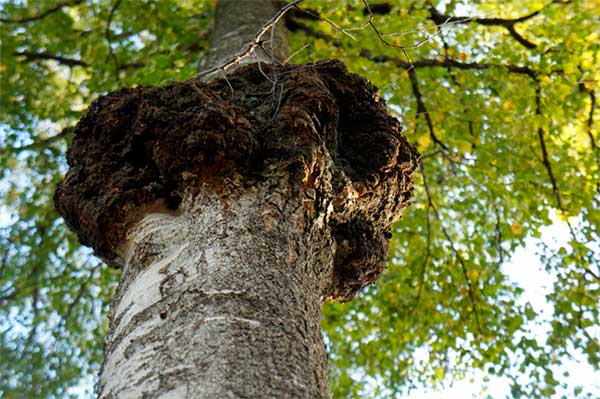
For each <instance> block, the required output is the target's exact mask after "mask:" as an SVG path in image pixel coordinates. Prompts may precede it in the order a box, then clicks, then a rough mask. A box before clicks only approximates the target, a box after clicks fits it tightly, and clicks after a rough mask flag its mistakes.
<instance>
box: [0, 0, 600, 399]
mask: <svg viewBox="0 0 600 399" xmlns="http://www.w3.org/2000/svg"><path fill="white" fill-rule="evenodd" d="M213 7H214V4H212V3H211V2H202V1H199V2H193V1H189V2H185V1H184V2H182V1H167V0H163V1H148V2H144V3H143V4H141V3H140V2H133V1H128V0H122V1H119V0H117V1H112V2H104V1H100V2H92V1H66V2H55V1H36V2H34V3H31V4H28V5H23V4H22V3H21V2H11V1H8V2H5V3H4V4H3V10H2V11H1V13H0V23H1V25H0V26H1V29H2V31H1V34H2V36H1V39H2V44H1V52H2V53H1V55H2V58H1V62H0V73H1V75H0V84H1V85H2V86H1V88H2V96H1V98H0V101H1V102H0V109H1V114H0V118H1V121H2V130H1V132H0V135H1V137H0V138H1V142H2V144H1V145H2V149H1V150H0V151H1V152H0V167H1V168H2V170H3V175H2V180H1V182H0V195H2V197H3V199H2V203H3V205H2V211H1V212H0V220H2V231H1V233H0V246H1V247H2V251H1V252H0V254H1V256H2V257H1V258H0V261H1V263H0V284H1V285H0V301H1V302H0V306H1V308H2V310H3V311H2V313H1V314H0V323H1V324H0V325H1V328H0V332H1V335H2V338H1V341H0V345H1V349H0V350H1V352H0V356H1V358H2V366H1V367H2V368H1V369H0V376H1V377H0V392H2V393H3V395H4V396H7V397H65V396H68V393H66V392H67V391H68V387H71V386H74V385H76V384H77V383H78V381H79V380H80V378H82V376H85V375H89V374H93V373H96V371H97V368H98V364H99V363H98V362H99V356H100V351H101V349H100V348H101V342H102V337H103V336H104V332H105V329H106V326H105V315H106V307H107V303H108V298H110V297H111V291H112V287H114V284H115V281H116V279H117V276H116V273H115V272H114V271H113V270H111V269H109V268H106V267H102V266H101V265H100V264H99V262H98V261H97V260H96V259H95V258H92V257H91V256H90V253H89V251H88V250H86V249H82V248H81V247H80V246H79V245H78V244H77V242H76V241H75V239H74V237H73V236H72V235H71V234H70V233H67V231H66V229H65V227H64V225H63V223H62V220H60V219H59V218H58V215H57V214H56V213H55V211H54V210H53V207H52V201H51V195H52V191H53V187H54V185H55V183H56V182H57V181H58V180H60V179H61V176H62V174H63V173H64V172H65V162H64V152H65V148H66V144H67V142H68V141H69V140H70V139H71V132H72V126H73V124H74V122H75V121H76V120H77V119H78V117H79V116H80V115H81V113H82V112H83V111H84V110H85V108H86V106H87V105H88V104H89V103H90V102H91V101H92V100H93V99H94V98H96V97H97V96H98V95H99V94H102V93H106V92H108V91H111V90H114V89H116V88H119V87H125V86H132V85H145V84H153V85H156V84H160V83H166V82H169V81H173V80H183V79H186V78H190V77H192V76H194V74H195V73H196V65H197V60H198V58H199V56H200V55H201V54H202V53H204V52H205V51H206V49H207V41H206V38H207V37H208V33H209V32H210V20H211V16H212V10H213ZM301 7H303V9H304V11H301V10H293V12H290V13H288V15H287V19H286V21H285V23H286V25H287V27H288V29H289V30H290V31H291V32H292V34H291V35H290V39H291V45H292V53H293V54H294V56H293V58H292V62H295V63H300V62H307V61H316V60H320V59H324V58H338V59H341V60H343V61H344V62H345V63H346V64H347V65H348V66H349V68H350V69H351V70H352V71H355V72H358V73H360V74H362V75H365V76H367V77H368V78H369V79H370V80H371V81H373V82H374V83H375V84H377V85H378V86H379V87H380V90H381V91H382V93H383V95H384V97H385V98H386V99H387V101H388V102H389V104H390V107H391V108H392V109H393V110H394V111H395V112H397V113H398V115H399V116H400V117H401V118H402V119H403V121H404V123H405V124H406V126H407V131H406V134H407V135H408V137H409V139H410V141H411V142H413V143H415V144H417V145H418V147H419V149H420V150H421V152H422V153H423V154H424V161H423V167H422V169H421V170H420V174H419V175H418V182H417V187H418V189H417V193H416V200H415V203H414V205H413V207H412V208H411V209H410V210H409V211H408V212H407V213H406V214H405V216H404V220H403V222H402V224H400V225H398V227H397V229H396V231H395V234H394V237H393V238H392V248H393V258H392V260H391V262H390V267H389V269H388V271H387V272H386V273H384V275H383V277H382V278H381V279H380V280H379V282H378V283H377V284H376V285H375V286H373V287H371V288H370V289H369V290H368V291H366V292H364V293H362V294H361V295H360V296H359V297H358V298H357V299H356V300H354V301H353V302H351V303H349V304H346V305H331V306H328V307H327V309H326V312H327V318H326V320H325V329H326V331H327V334H328V337H329V340H328V342H329V345H330V350H331V352H332V377H333V378H332V383H333V385H334V387H335V390H336V395H337V396H339V397H344V396H350V397H351V396H352V395H358V394H363V395H371V396H376V395H379V396H380V397H393V396H394V392H401V391H402V389H404V387H407V386H411V385H415V384H419V383H421V382H424V383H427V384H430V383H439V382H441V381H443V380H446V379H450V378H453V377H457V376H460V375H461V374H462V373H463V372H464V371H465V370H467V369H470V368H473V367H474V368H481V369H483V370H485V371H486V372H488V373H490V374H499V375H507V376H509V377H510V378H512V379H513V380H514V389H513V394H514V396H519V395H521V394H522V395H526V396H527V397H548V396H550V395H552V393H553V392H555V389H556V387H557V386H558V385H559V384H560V383H561V376H559V375H554V373H553V371H552V367H551V365H553V364H556V363H559V362H561V361H562V360H563V359H564V356H569V355H571V354H572V352H573V351H574V350H576V349H577V350H581V351H583V353H584V354H585V356H586V359H587V361H588V362H589V363H590V364H591V365H592V366H594V367H596V368H597V367H598V364H599V358H598V353H599V351H598V350H599V349H600V347H599V343H598V341H599V339H600V337H599V332H598V328H597V325H598V310H599V309H598V295H599V290H600V285H599V282H600V278H599V277H600V270H599V262H600V250H599V249H598V245H597V242H598V238H599V237H598V228H599V222H600V220H599V217H598V215H599V213H598V208H599V206H600V198H599V196H600V194H599V190H600V186H599V181H600V172H599V170H598V164H599V155H598V153H599V150H598V140H599V139H598V133H597V131H598V130H597V123H598V121H597V119H598V116H597V111H596V85H597V81H598V51H599V45H598V31H599V28H600V21H599V17H598V15H600V9H599V8H598V7H599V6H598V4H597V2H592V1H548V2H528V3H526V4H524V3H522V2H495V1H486V2H479V1H471V2H468V4H467V3H466V2H464V3H463V2H428V1H403V0H398V1H389V2H385V3H382V2H377V3H376V2H372V3H371V2H369V3H366V2H363V1H349V2H347V3H345V2H329V1H317V0H312V1H306V2H304V3H303V4H302V5H301ZM142 9H143V12H140V10H142ZM200 39H201V40H200ZM553 215H556V216H555V217H554V216H553ZM553 220H559V222H560V223H565V224H567V228H568V229H569V231H570V236H571V238H570V242H569V243H568V245H565V246H562V247H560V248H553V247H540V253H541V256H542V259H543V261H544V263H545V265H546V268H547V270H548V272H549V273H551V274H552V276H553V277H554V286H553V289H552V293H551V294H550V296H549V297H548V300H549V301H550V302H551V303H552V304H553V315H552V318H551V320H550V321H544V318H543V317H542V315H537V314H536V312H535V311H534V310H533V309H532V308H531V307H530V306H527V305H524V306H523V305H520V304H519V302H518V298H519V294H520V288H519V287H515V286H514V284H513V283H511V281H510V280H509V279H508V278H507V277H506V273H505V272H506V270H505V267H503V265H504V264H505V262H506V261H507V260H508V259H509V258H510V255H511V254H512V253H513V252H514V250H515V249H516V248H517V247H518V246H519V245H522V244H523V243H524V242H525V241H524V240H525V238H527V237H539V235H540V229H541V228H542V227H543V226H547V225H549V224H552V223H553ZM523 267H527V265H523ZM536 322H543V323H546V328H548V331H549V333H548V339H547V340H545V341H541V342H538V340H536V339H534V338H533V336H532V334H531V329H532V327H533V326H534V323H536ZM423 349H424V350H425V351H426V352H427V355H426V356H424V357H423V358H422V359H420V358H415V357H414V356H413V354H414V353H415V352H417V351H419V350H423ZM520 376H527V377H528V378H529V381H531V383H530V384H528V385H522V384H521V380H520ZM373 382H375V384H376V385H377V388H373ZM369 385H370V387H369ZM574 389H576V394H575V396H577V395H584V394H585V391H583V392H581V391H580V389H579V388H578V387H574Z"/></svg>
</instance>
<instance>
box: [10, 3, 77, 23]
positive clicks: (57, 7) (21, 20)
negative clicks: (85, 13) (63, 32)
mask: <svg viewBox="0 0 600 399" xmlns="http://www.w3.org/2000/svg"><path fill="white" fill-rule="evenodd" d="M84 1H85V0H71V1H62V2H59V3H57V4H56V5H55V6H54V7H50V8H48V9H47V10H45V11H42V12H40V13H39V14H34V15H31V16H28V17H25V16H24V17H17V18H14V19H10V18H0V22H2V23H3V24H22V23H27V22H33V21H37V20H40V19H42V18H46V17H47V16H48V15H51V14H53V13H55V12H57V11H60V10H61V9H63V8H64V7H72V6H75V5H77V4H81V3H83V2H84ZM25 10H27V9H25Z"/></svg>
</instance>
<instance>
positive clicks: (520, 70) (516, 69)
mask: <svg viewBox="0 0 600 399" xmlns="http://www.w3.org/2000/svg"><path fill="white" fill-rule="evenodd" d="M360 55H361V56H363V57H365V58H367V59H368V60H371V61H373V62H377V63H383V62H391V63H393V64H395V65H396V66H398V67H400V68H402V69H405V70H407V71H408V70H410V69H418V68H448V67H452V68H456V69H462V70H486V69H494V68H500V69H505V70H507V71H508V72H510V73H515V74H519V75H527V76H529V77H530V78H532V79H537V77H538V75H539V73H538V72H537V71H535V70H533V69H531V68H529V67H527V66H518V65H511V64H493V63H486V62H483V63H482V62H460V61H457V60H454V59H452V58H448V57H446V58H444V60H438V59H433V58H426V59H422V60H418V61H411V62H409V61H403V60H401V59H400V58H397V57H389V56H387V55H373V54H372V53H371V52H370V51H369V50H361V52H360Z"/></svg>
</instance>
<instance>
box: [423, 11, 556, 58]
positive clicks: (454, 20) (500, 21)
mask: <svg viewBox="0 0 600 399" xmlns="http://www.w3.org/2000/svg"><path fill="white" fill-rule="evenodd" d="M552 3H553V2H550V3H548V4H546V5H545V6H544V7H542V8H541V9H539V10H537V11H534V12H532V13H529V14H527V15H524V16H522V17H519V18H513V19H505V18H477V17H467V16H453V15H446V14H442V13H440V12H439V11H438V10H437V9H436V8H435V7H433V6H431V7H429V14H430V17H429V19H431V20H432V21H433V22H434V23H435V24H436V25H437V26H441V25H448V24H453V25H464V24H471V23H473V24H477V25H483V26H500V27H503V28H505V29H506V30H507V31H508V33H509V34H510V35H511V36H512V37H513V38H514V39H515V40H516V41H517V42H519V43H520V44H521V45H523V46H525V47H527V48H528V49H534V48H536V47H537V45H536V44H535V43H533V42H531V41H529V40H527V39H525V38H524V37H523V36H522V35H521V34H520V33H519V32H517V31H516V29H515V25H516V24H518V23H520V22H525V21H527V20H529V19H531V18H533V17H535V16H537V15H539V14H540V12H542V11H543V10H544V9H545V8H546V7H548V6H549V5H550V4H552Z"/></svg>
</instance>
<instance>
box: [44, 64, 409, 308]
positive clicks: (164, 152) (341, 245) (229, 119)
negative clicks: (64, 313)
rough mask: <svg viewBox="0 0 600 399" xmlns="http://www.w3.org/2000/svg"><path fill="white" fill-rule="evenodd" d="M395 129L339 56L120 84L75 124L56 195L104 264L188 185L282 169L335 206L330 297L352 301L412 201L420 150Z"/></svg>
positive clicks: (380, 261)
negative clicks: (216, 75)
mask: <svg viewBox="0 0 600 399" xmlns="http://www.w3.org/2000/svg"><path fill="white" fill-rule="evenodd" d="M401 130H402V129H401V126H400V124H399V122H398V121H397V120H396V119H395V118H393V117H392V116H390V115H389V113H388V112H387V109H386V104H385V102H384V101H383V100H381V99H380V98H379V97H378V96H377V89H376V88H375V87H374V86H372V85H371V84H370V83H369V82H368V81H367V80H366V79H364V78H362V77H360V76H358V75H355V74H352V73H349V72H348V71H347V70H346V68H345V66H344V65H343V64H342V63H341V62H338V61H324V62H320V63H317V64H314V65H287V66H265V65H263V66H262V67H261V68H259V67H258V66H257V65H249V66H246V67H243V68H240V69H238V70H237V71H235V72H234V73H233V74H232V75H229V76H228V79H227V80H224V79H223V80H216V81H213V82H211V83H209V84H206V83H202V82H200V81H199V80H190V81H187V82H183V83H175V84H171V85H168V86H164V87H141V88H134V89H124V90H121V91H118V92H115V93H111V94H108V95H106V96H103V97H101V98H100V99H98V100H97V101H95V102H94V103H93V104H92V105H91V107H90V109H89V110H88V112H87V114H86V115H85V116H84V117H83V118H82V119H81V121H80V122H79V123H78V125H77V127H76V129H75V138H74V140H73V144H72V146H71V148H70V149H69V152H68V162H69V165H70V170H69V172H68V173H67V176H66V177H65V180H64V181H63V182H62V183H60V184H59V186H58V188H57V191H56V194H55V202H56V206H57V208H58V210H59V212H60V213H61V215H62V216H63V217H64V218H65V220H66V222H67V224H68V225H69V227H71V228H72V229H73V230H74V231H76V232H77V234H78V237H79V239H80V241H81V242H82V243H83V244H85V245H88V246H91V247H93V248H94V250H95V251H96V253H97V254H98V255H99V256H101V257H103V258H104V259H107V260H108V261H109V262H110V260H111V259H114V258H115V257H116V253H115V249H116V248H117V246H118V245H119V244H120V243H122V242H123V239H124V236H125V234H126V232H127V229H128V228H130V227H131V226H132V225H133V224H134V223H135V222H137V221H138V220H139V219H140V218H141V216H143V213H144V212H145V211H147V210H148V209H149V208H150V209H151V208H152V207H158V208H160V209H162V210H165V209H172V210H175V209H176V208H177V207H178V205H179V203H180V201H181V197H182V195H183V193H184V191H185V190H186V189H188V188H189V187H190V185H191V184H194V185H198V184H209V185H211V186H212V187H213V189H214V190H215V191H216V192H219V185H220V184H222V181H223V178H225V177H227V176H232V175H233V174H235V175H237V176H242V177H243V178H244V179H246V180H247V181H248V182H251V181H253V180H256V179H261V178H264V176H263V174H264V172H265V170H266V169H267V167H268V168H270V170H272V169H273V166H274V165H280V167H281V168H283V169H285V170H286V171H287V173H288V174H289V178H290V180H291V181H293V183H294V187H297V190H298V194H299V195H303V196H306V195H309V194H310V196H311V197H313V198H315V197H316V198H319V199H320V200H321V202H323V201H324V200H326V202H328V203H329V204H331V206H332V208H333V213H332V216H331V217H330V218H329V219H328V220H329V223H330V227H331V229H332V232H333V235H334V237H335V239H336V242H337V253H336V266H335V270H336V275H335V282H334V286H333V288H332V290H331V292H330V298H332V299H337V300H348V299H351V298H352V297H353V296H354V294H355V293H356V292H357V291H358V290H359V289H360V288H361V287H363V286H364V285H366V284H368V283H370V282H372V281H374V280H375V279H376V278H377V277H378V276H379V274H380V273H381V271H383V269H384V268H385V265H386V261H387V256H388V239H389V235H390V229H391V225H392V223H393V222H394V221H396V220H397V219H398V218H399V217H400V212H401V210H402V209H404V208H405V207H406V206H408V203H409V199H410V196H411V192H412V187H413V184H412V175H413V173H414V171H415V169H416V167H417V166H418V162H419V155H418V153H417V152H416V150H415V149H414V148H413V147H412V146H411V145H410V144H409V143H408V142H407V140H406V139H405V138H404V137H403V136H402V134H401ZM325 158H327V159H331V160H332V161H333V162H329V163H327V162H325ZM310 165H313V166H312V167H310ZM314 165H317V166H314ZM325 168H327V171H325ZM283 169H282V170H283ZM325 175H327V176H329V177H328V178H327V179H325V178H324V177H323V176H325ZM321 211H322V210H321Z"/></svg>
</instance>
